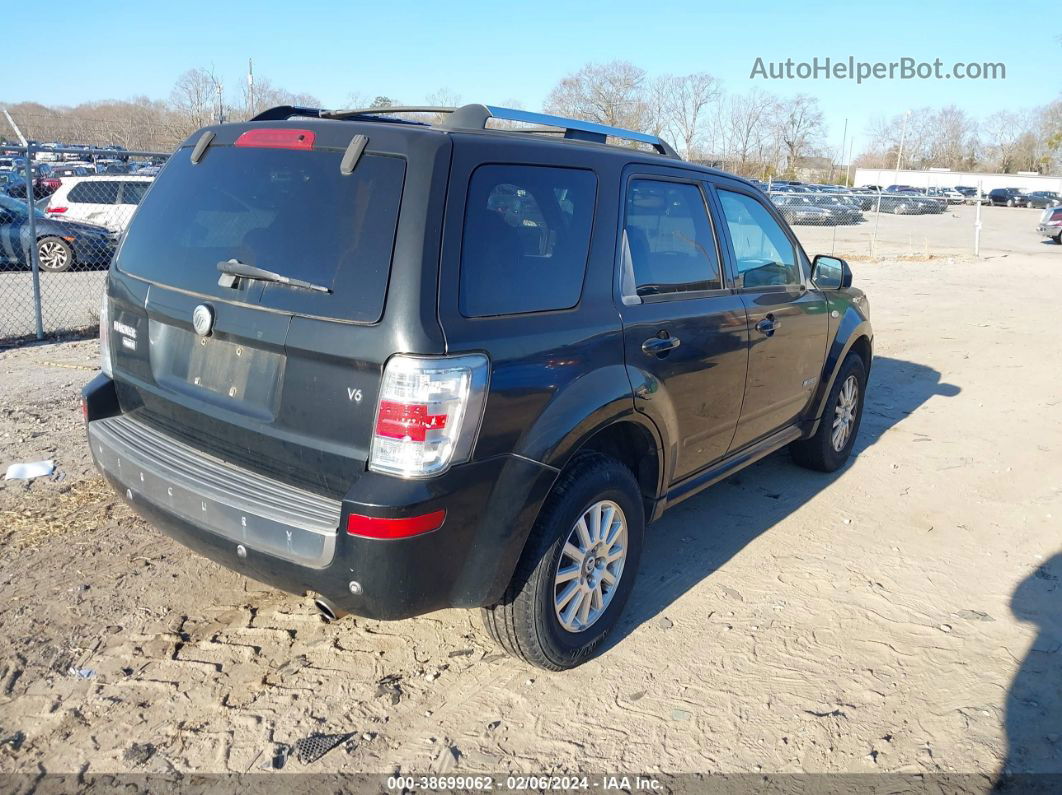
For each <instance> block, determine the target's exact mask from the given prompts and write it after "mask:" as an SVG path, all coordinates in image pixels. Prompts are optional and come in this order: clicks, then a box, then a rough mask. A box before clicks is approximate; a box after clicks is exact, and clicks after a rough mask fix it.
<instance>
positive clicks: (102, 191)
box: [67, 180, 118, 204]
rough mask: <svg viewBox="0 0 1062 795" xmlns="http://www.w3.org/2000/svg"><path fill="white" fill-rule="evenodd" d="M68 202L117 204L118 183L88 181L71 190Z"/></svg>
mask: <svg viewBox="0 0 1062 795" xmlns="http://www.w3.org/2000/svg"><path fill="white" fill-rule="evenodd" d="M67 200H68V201H71V202H74V203H75V204H117V203H118V183H117V182H113V181H111V180H88V181H85V182H79V183H78V184H77V185H75V186H74V187H72V188H71V189H70V193H69V194H68V195H67Z"/></svg>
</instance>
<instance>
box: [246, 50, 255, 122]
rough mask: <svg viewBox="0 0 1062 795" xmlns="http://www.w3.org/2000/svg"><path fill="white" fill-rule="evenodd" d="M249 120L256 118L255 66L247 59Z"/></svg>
mask: <svg viewBox="0 0 1062 795" xmlns="http://www.w3.org/2000/svg"><path fill="white" fill-rule="evenodd" d="M247 106H248V107H247V110H248V111H249V113H248V114H247V118H249V119H253V118H254V64H253V63H252V62H251V59H250V58H248V59H247Z"/></svg>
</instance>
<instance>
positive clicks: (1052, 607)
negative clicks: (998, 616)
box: [1001, 552, 1062, 792]
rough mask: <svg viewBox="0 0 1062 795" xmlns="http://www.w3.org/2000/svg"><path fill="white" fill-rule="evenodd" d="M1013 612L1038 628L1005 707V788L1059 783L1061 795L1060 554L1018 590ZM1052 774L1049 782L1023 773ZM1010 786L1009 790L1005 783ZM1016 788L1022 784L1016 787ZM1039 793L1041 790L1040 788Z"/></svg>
mask: <svg viewBox="0 0 1062 795" xmlns="http://www.w3.org/2000/svg"><path fill="white" fill-rule="evenodd" d="M1010 609H1011V612H1013V613H1014V617H1015V618H1017V619H1018V620H1019V621H1027V622H1030V623H1032V624H1035V625H1036V640H1035V641H1033V644H1032V646H1031V647H1030V648H1029V652H1028V654H1026V655H1025V659H1024V660H1022V663H1021V667H1020V668H1019V669H1018V673H1017V674H1016V675H1015V676H1014V681H1013V682H1011V685H1010V690H1009V691H1008V693H1007V701H1006V706H1005V710H1006V711H1005V716H1004V724H1003V725H1004V729H1005V730H1006V733H1007V758H1006V760H1005V761H1004V763H1003V767H1002V770H1001V773H1002V774H1004V775H1005V776H1008V777H1010V776H1014V775H1016V774H1017V775H1018V779H1016V780H1014V779H1012V780H1010V781H1008V780H1007V779H1003V780H1002V781H1001V785H1002V787H1001V788H1007V789H1011V788H1013V789H1014V790H1015V791H1017V790H1018V787H1020V788H1022V789H1024V788H1025V787H1026V786H1027V785H1030V784H1036V783H1039V784H1043V785H1047V784H1048V783H1050V784H1051V786H1052V787H1054V786H1055V785H1057V787H1058V789H1054V790H1053V791H1054V792H1059V791H1062V552H1060V553H1058V554H1056V555H1054V556H1053V557H1052V558H1051V559H1050V560H1048V561H1046V562H1045V563H1044V564H1043V565H1041V566H1038V567H1037V568H1036V569H1035V570H1034V571H1033V572H1032V574H1030V575H1029V576H1028V577H1026V578H1025V579H1024V580H1022V582H1021V583H1020V584H1019V585H1018V587H1017V588H1016V589H1015V590H1014V595H1013V596H1012V597H1011V600H1010ZM1029 773H1034V774H1045V773H1050V774H1053V775H1052V776H1051V779H1050V781H1047V780H1039V781H1038V780H1037V777H1031V778H1029V779H1025V778H1022V777H1021V774H1029ZM1008 784H1009V785H1011V786H1007V785H1008ZM1013 785H1018V786H1017V787H1015V786H1013ZM1037 791H1039V790H1037Z"/></svg>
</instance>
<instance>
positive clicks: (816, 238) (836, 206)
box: [762, 183, 987, 259]
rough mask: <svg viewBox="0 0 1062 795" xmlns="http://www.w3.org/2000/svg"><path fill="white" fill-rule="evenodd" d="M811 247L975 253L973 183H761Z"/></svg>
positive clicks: (977, 199) (853, 253) (878, 253)
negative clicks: (927, 186)
mask: <svg viewBox="0 0 1062 795" xmlns="http://www.w3.org/2000/svg"><path fill="white" fill-rule="evenodd" d="M762 187H763V189H764V191H765V192H766V193H767V195H768V196H769V197H770V199H771V202H773V204H774V205H775V207H777V208H778V211H779V212H780V213H781V215H782V217H783V218H785V220H786V221H787V222H788V223H789V224H790V226H792V227H793V230H794V231H795V232H796V234H797V236H798V237H800V238H801V241H802V242H803V243H804V244H805V247H806V248H808V249H809V250H814V251H816V252H819V253H831V254H836V255H838V256H849V257H853V258H871V259H875V258H879V257H895V256H919V255H921V256H931V255H934V254H971V253H977V238H978V232H979V229H980V224H981V206H982V204H985V203H987V198H986V196H985V195H983V194H982V193H981V191H980V190H979V189H977V188H973V189H969V190H967V191H966V192H960V191H958V190H952V189H938V190H932V191H916V190H913V189H904V188H900V189H895V190H881V189H880V188H876V187H875V188H864V189H848V188H842V187H837V186H822V185H809V184H803V183H772V184H765V185H763V186H762Z"/></svg>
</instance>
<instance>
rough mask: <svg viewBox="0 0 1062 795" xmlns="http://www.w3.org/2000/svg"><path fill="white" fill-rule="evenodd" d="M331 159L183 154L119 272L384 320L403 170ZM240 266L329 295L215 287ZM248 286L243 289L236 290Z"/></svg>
mask: <svg viewBox="0 0 1062 795" xmlns="http://www.w3.org/2000/svg"><path fill="white" fill-rule="evenodd" d="M342 154H343V153H342V152H341V151H338V150H314V151H291V150H286V149H258V148H249V147H248V148H237V147H231V146H212V147H210V148H209V149H208V150H207V151H206V154H205V155H204V156H203V158H202V160H201V161H200V162H199V163H198V164H193V163H192V162H191V157H190V153H189V152H188V150H187V149H182V150H181V151H180V152H178V154H177V155H175V156H174V157H173V158H172V159H171V162H170V163H169V165H167V167H166V169H165V170H164V171H163V172H162V174H161V175H160V176H159V178H158V180H157V181H156V183H155V185H154V186H153V187H152V189H151V192H150V193H149V194H147V196H146V197H145V200H144V201H143V203H141V205H140V208H139V209H138V210H137V213H136V217H135V218H134V220H133V223H132V224H131V225H130V228H129V231H128V233H127V235H126V239H125V243H124V244H123V246H122V248H121V250H120V252H119V254H118V259H117V260H116V263H115V266H116V267H117V268H118V269H119V270H121V271H124V272H125V273H130V274H133V275H135V276H140V277H142V278H144V279H148V280H149V281H153V282H160V283H162V284H166V285H170V286H173V287H177V288H182V289H186V290H191V291H194V292H197V293H205V294H208V295H215V296H217V297H219V298H224V299H226V300H244V301H248V302H253V301H258V302H260V303H261V304H264V305H267V306H270V307H272V308H276V309H282V310H285V311H290V312H295V313H300V314H308V315H319V316H324V317H335V318H341V319H345V320H354V321H356V322H364V323H372V322H375V321H377V320H379V319H380V316H381V315H382V313H383V304H384V297H385V294H386V292H387V279H388V276H389V274H390V268H391V253H392V250H393V248H394V240H395V229H396V227H397V224H398V208H399V203H400V201H401V197H402V184H403V180H404V177H405V161H404V160H402V159H400V158H396V157H385V156H380V155H368V154H367V155H365V156H363V157H362V158H361V160H360V161H359V162H358V165H357V167H356V168H355V170H354V172H353V173H352V174H350V175H347V176H344V175H342V174H341V173H340V171H339V163H340V159H341V157H342ZM229 259H236V260H238V261H239V262H241V263H244V264H246V265H254V266H256V267H259V268H264V269H266V270H269V271H274V272H276V273H279V274H281V275H283V276H288V277H292V278H295V279H300V280H302V281H306V282H310V283H312V284H315V285H320V286H322V287H327V288H328V289H329V290H331V293H320V292H316V291H311V290H304V289H298V288H292V287H287V286H284V285H279V284H271V283H266V282H259V281H255V282H251V284H254V285H255V286H256V287H260V289H255V290H243V289H240V290H235V289H232V288H229V287H221V286H219V285H218V277H219V275H220V274H219V273H218V263H219V262H223V261H226V260H229ZM247 282H248V280H246V279H241V280H240V283H247Z"/></svg>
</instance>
